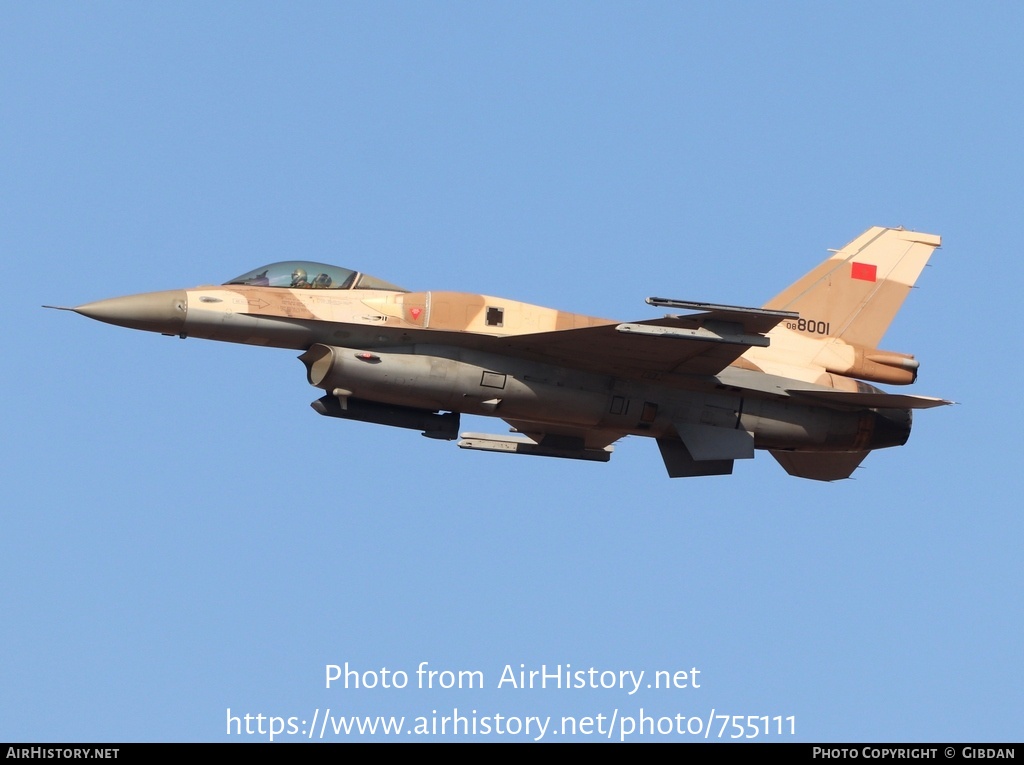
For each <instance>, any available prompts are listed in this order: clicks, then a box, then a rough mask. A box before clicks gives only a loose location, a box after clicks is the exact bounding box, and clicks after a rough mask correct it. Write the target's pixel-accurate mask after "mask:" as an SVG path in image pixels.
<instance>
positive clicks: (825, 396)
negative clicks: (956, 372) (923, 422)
mask: <svg viewBox="0 0 1024 765" xmlns="http://www.w3.org/2000/svg"><path fill="white" fill-rule="evenodd" d="M787 393H789V394H790V395H791V396H795V397H797V398H805V399H811V400H813V401H817V402H819V403H822V404H833V405H836V406H851V407H865V408H868V409H931V408H932V407H935V406H948V405H949V404H952V403H953V402H952V401H947V400H946V399H944V398H935V397H933V396H912V395H908V394H904V393H858V392H857V391H847V390H801V389H800V388H790V389H788V390H787Z"/></svg>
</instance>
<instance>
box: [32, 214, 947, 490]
mask: <svg viewBox="0 0 1024 765" xmlns="http://www.w3.org/2000/svg"><path fill="white" fill-rule="evenodd" d="M940 243H941V242H940V238H939V237H938V236H935V235H932V234H923V233H918V232H914V231H906V230H904V229H902V228H881V227H875V228H871V229H869V230H868V231H866V232H864V233H863V234H861V235H860V236H859V237H857V238H856V239H854V240H853V241H852V242H850V243H849V244H848V245H846V246H845V247H843V248H842V249H840V250H834V251H831V252H832V255H831V257H829V258H828V259H827V260H825V262H823V263H822V264H821V265H819V266H817V267H816V268H814V269H813V270H811V271H810V272H809V273H808V274H807V275H806V276H804V277H803V278H801V279H800V280H798V281H797V282H796V283H795V284H793V285H792V286H790V287H788V288H786V289H785V290H783V291H782V292H781V293H779V294H778V295H777V296H776V297H774V298H772V299H771V300H769V301H768V302H767V303H766V304H765V305H764V306H763V307H761V308H747V307H741V306H732V305H716V304H712V303H695V302H688V301H683V300H672V299H667V298H660V297H650V298H647V303H649V304H650V305H651V306H654V307H655V308H661V309H668V310H669V311H671V312H670V313H667V314H665V315H662V316H661V317H660V318H653V319H643V320H639V321H632V322H625V323H624V322H619V321H613V320H610V319H601V318H595V317H592V316H584V315H581V314H574V313H567V312H565V311H559V310H555V309H551V308H543V307H541V306H536V305H529V304H527V303H521V302H517V301H514V300H507V299H505V298H498V297H491V296H488V295H476V294H467V293H459V292H436V291H430V292H413V291H409V290H406V289H403V288H401V287H398V286H395V285H394V284H390V283H388V282H385V281H382V280H381V279H378V278H376V277H373V276H370V275H369V274H366V273H362V272H360V271H353V270H350V269H347V268H339V267H337V266H330V265H325V264H322V263H312V262H306V261H286V262H281V263H273V264H271V265H268V266H261V267H260V268H257V269H254V270H252V271H249V272H248V273H245V274H242V275H241V276H239V277H237V278H235V279H232V280H230V281H229V282H227V283H225V284H223V285H220V286H206V287H197V288H195V289H188V290H184V289H182V290H171V291H167V292H152V293H147V294H141V295H131V296H127V297H118V298H112V299H109V300H100V301H97V302H94V303H87V304H85V305H81V306H78V307H77V308H69V309H66V310H71V311H75V312H76V313H79V314H82V315H83V316H88V317H89V318H92V319H97V320H99V321H103V322H107V323H108V324H116V325H119V326H123V327H130V328H133V329H143V330H147V331H151V332H160V333H162V334H165V335H176V336H178V337H182V338H185V337H200V338H206V339H209V340H223V341H226V342H232V343H246V344H249V345H259V346H270V347H277V348H291V349H294V350H299V351H302V354H301V355H300V356H299V359H300V360H301V361H302V363H303V364H304V365H305V367H306V375H307V378H308V380H309V382H310V384H311V385H313V386H315V387H316V388H319V389H321V390H323V391H324V393H325V395H324V396H322V397H321V398H319V399H318V400H316V401H314V402H313V403H312V407H313V409H314V410H316V411H317V412H318V413H320V414H322V415H326V416H328V417H337V418H339V419H343V420H359V421H362V422H371V423H377V424H380V425H393V426H396V427H399V428H410V429H412V430H418V431H421V432H422V434H423V435H425V436H427V437H429V438H436V439H444V440H450V441H451V440H456V439H458V445H459V446H460V447H462V448H464V449H476V450H484V451H491V452H501V453H505V454H533V455H539V456H545V457H564V458H569V459H581V460H594V461H600V462H606V461H608V459H609V458H610V456H611V454H612V451H613V449H614V447H613V444H615V442H617V441H619V440H620V439H621V438H623V437H624V436H629V435H633V436H648V437H650V438H653V439H655V440H656V441H657V444H658V447H659V449H660V451H661V456H662V458H663V460H664V462H665V467H666V469H667V470H668V474H669V475H670V476H672V477H689V476H710V475H724V474H729V473H732V470H733V463H734V462H735V460H742V459H750V458H752V457H753V456H754V451H755V450H756V449H767V450H768V451H769V453H770V454H771V455H772V456H773V457H775V459H776V460H778V462H779V463H780V464H781V465H782V467H783V468H784V469H785V470H786V471H787V472H788V473H789V474H790V475H793V476H798V477H801V478H810V479H815V480H820V481H834V480H838V479H842V478H848V477H850V475H851V474H852V473H853V471H854V470H855V469H856V468H857V467H858V466H859V465H860V463H861V461H863V460H864V458H865V457H866V456H867V455H868V454H869V453H870V452H871V451H872V450H874V449H882V448H886V447H891V446H901V445H903V444H904V443H906V441H907V438H908V437H909V435H910V428H911V413H912V411H913V410H914V409H927V408H929V407H935V406H941V405H945V404H949V403H951V402H949V401H947V400H945V399H941V398H932V397H926V396H918V395H908V394H895V393H887V392H885V391H883V390H881V389H879V388H877V387H875V386H874V385H872V384H871V383H885V384H891V385H908V384H910V383H913V382H914V381H915V380H916V378H917V372H918V366H919V364H918V361H917V359H915V358H914V356H913V355H910V354H907V353H897V352H894V351H886V350H881V349H880V348H879V347H878V346H879V343H880V342H881V340H882V336H883V335H884V333H885V331H886V329H887V328H888V326H889V324H890V322H891V321H892V319H893V318H894V317H895V315H896V313H897V311H898V310H899V309H900V307H901V305H902V304H903V301H904V299H905V298H906V296H907V293H908V292H909V291H910V288H911V287H912V286H913V285H914V282H915V281H916V280H917V278H918V276H919V275H920V273H921V270H922V269H923V268H924V266H925V264H926V263H927V261H928V258H929V257H930V256H931V254H932V252H933V251H934V250H935V249H936V248H937V247H939V245H940ZM51 307H52V306H51ZM461 414H473V415H482V416H485V417H496V418H499V419H502V420H504V421H505V422H506V423H507V424H508V425H509V426H511V431H510V432H509V433H502V434H487V433H462V434H461V437H460V435H459V421H460V415H461Z"/></svg>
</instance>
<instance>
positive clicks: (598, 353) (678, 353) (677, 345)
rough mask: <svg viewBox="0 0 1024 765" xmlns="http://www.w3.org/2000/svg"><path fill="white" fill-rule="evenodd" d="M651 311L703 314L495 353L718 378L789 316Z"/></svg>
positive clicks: (499, 342)
mask: <svg viewBox="0 0 1024 765" xmlns="http://www.w3.org/2000/svg"><path fill="white" fill-rule="evenodd" d="M648 302H649V303H651V304H652V305H668V306H672V307H680V308H696V309H698V311H699V312H698V313H694V314H690V315H685V316H675V315H670V316H664V317H662V318H659V319H649V320H645V321H637V322H627V323H623V324H606V325H602V326H597V327H581V328H577V329H565V330H557V331H554V332H538V333H534V334H528V335H513V336H510V337H503V338H494V341H493V342H494V345H492V346H491V349H493V350H495V351H498V352H503V353H509V354H513V355H517V356H523V357H528V358H533V359H537V360H543V361H555V362H558V363H560V364H567V365H570V366H573V367H575V368H577V369H583V370H587V371H592V372H598V373H603V374H609V373H613V374H615V375H617V376H621V377H651V376H653V375H656V374H659V373H669V372H672V373H677V374H696V375H713V374H716V373H718V372H720V371H721V370H722V369H724V368H725V367H727V366H729V364H731V363H732V362H733V361H735V360H736V359H737V358H739V357H740V356H741V355H742V354H743V353H744V351H746V350H747V349H748V348H750V347H752V346H760V347H766V346H767V345H768V337H767V336H766V333H767V332H768V331H769V330H770V329H772V327H774V326H775V325H776V324H778V323H779V322H780V321H783V320H784V319H787V318H795V316H796V314H793V313H790V312H788V311H766V310H761V309H758V308H742V307H738V306H718V305H712V304H708V303H684V302H682V301H666V300H662V299H660V298H648Z"/></svg>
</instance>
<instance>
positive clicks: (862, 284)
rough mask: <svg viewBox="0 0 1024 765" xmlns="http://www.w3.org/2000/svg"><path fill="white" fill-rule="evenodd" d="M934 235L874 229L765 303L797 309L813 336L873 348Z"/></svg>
mask: <svg viewBox="0 0 1024 765" xmlns="http://www.w3.org/2000/svg"><path fill="white" fill-rule="evenodd" d="M941 243H942V240H941V239H940V238H939V237H938V236H936V235H934V234H922V233H919V232H916V231H905V230H904V229H902V228H882V227H880V226H875V227H874V228H870V229H868V230H867V231H865V232H864V233H863V234H861V235H860V236H858V237H857V238H856V239H854V240H853V241H852V242H850V243H849V244H848V245H846V246H845V247H843V248H842V249H841V250H838V251H835V253H834V254H833V255H832V257H831V258H829V259H828V260H826V261H825V262H824V263H822V264H821V265H819V266H818V267H817V268H815V269H814V270H812V271H811V272H810V273H808V274H807V275H806V276H804V277H803V278H802V279H800V280H799V281H797V282H796V283H795V284H793V285H791V286H790V287H788V288H786V289H785V290H783V291H782V292H781V293H779V294H778V295H776V296H775V297H774V298H772V299H771V300H769V301H768V302H767V303H765V305H764V307H765V308H768V309H772V310H783V311H797V312H799V314H800V317H801V319H803V320H805V321H807V322H814V326H815V327H817V328H818V329H817V333H818V334H822V335H826V336H829V337H834V338H839V339H842V340H843V341H845V342H846V343H849V344H850V345H855V346H860V347H862V348H869V349H870V348H877V347H878V344H879V342H881V340H882V336H883V335H884V334H885V331H886V330H887V329H888V328H889V324H890V323H892V320H893V318H894V317H895V316H896V312H897V311H899V309H900V306H902V305H903V301H904V299H906V297H907V293H908V292H910V288H911V287H913V286H914V282H916V281H917V277H918V276H919V275H920V274H921V270H922V269H923V268H924V266H925V264H926V263H927V262H928V258H929V257H930V256H931V254H932V252H934V251H935V249H936V248H937V247H939V246H940V244H941Z"/></svg>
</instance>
